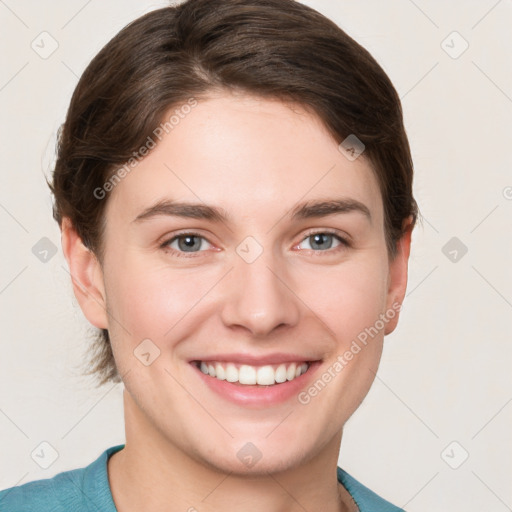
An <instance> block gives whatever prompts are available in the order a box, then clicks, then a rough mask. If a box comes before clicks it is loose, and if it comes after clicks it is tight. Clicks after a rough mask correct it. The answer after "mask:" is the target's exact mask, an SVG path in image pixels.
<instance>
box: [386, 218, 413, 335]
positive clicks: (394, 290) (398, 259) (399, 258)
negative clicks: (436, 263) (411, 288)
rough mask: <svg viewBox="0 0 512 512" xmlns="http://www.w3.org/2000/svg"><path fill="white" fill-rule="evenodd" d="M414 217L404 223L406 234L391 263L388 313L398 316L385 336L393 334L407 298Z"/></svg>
mask: <svg viewBox="0 0 512 512" xmlns="http://www.w3.org/2000/svg"><path fill="white" fill-rule="evenodd" d="M411 224H412V217H408V218H407V219H406V220H405V221H404V223H403V230H404V234H403V235H402V237H401V238H400V239H399V240H398V241H397V245H396V249H397V251H396V255H395V257H394V258H393V260H391V261H390V262H389V275H388V294H387V300H386V311H395V312H396V314H395V315H394V317H393V318H390V319H389V320H388V322H387V323H386V328H385V330H384V334H391V333H392V332H393V331H394V330H395V328H396V326H397V324H398V317H399V316H400V308H401V307H402V302H403V300H404V297H405V290H406V288H407V267H408V263H409V254H410V251H411V234H412V225H411Z"/></svg>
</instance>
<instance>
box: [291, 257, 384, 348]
mask: <svg viewBox="0 0 512 512" xmlns="http://www.w3.org/2000/svg"><path fill="white" fill-rule="evenodd" d="M383 261H384V263H382V262H383ZM387 275H388V274H387V267H386V264H385V259H381V258H379V257H377V256H374V257H371V258H370V257H369V258H365V259H362V258H361V259H360V260H354V261H351V262H347V263H346V264H342V265H340V266H338V267H331V268H326V269H323V270H322V271H321V272H319V271H317V272H315V273H312V274H311V276H310V277H308V278H307V279H306V280H304V279H302V285H301V288H302V290H303V292H302V295H301V296H302V297H304V302H306V303H307V304H308V306H310V308H311V309H312V310H313V311H314V312H315V313H316V314H317V315H318V316H319V317H321V318H322V319H323V320H324V321H325V323H326V324H327V325H328V327H329V328H330V329H331V330H332V331H333V332H334V333H336V335H337V337H338V340H339V341H340V342H342V343H346V342H347V341H350V340H351V339H354V338H355V337H357V335H358V334H359V333H360V332H361V331H362V330H364V329H365V328H367V327H370V326H371V325H373V324H375V322H376V320H377V319H378V318H379V315H380V314H381V313H383V312H384V309H385V307H386V295H387V294H386V292H387Z"/></svg>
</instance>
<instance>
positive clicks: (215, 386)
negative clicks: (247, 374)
mask: <svg viewBox="0 0 512 512" xmlns="http://www.w3.org/2000/svg"><path fill="white" fill-rule="evenodd" d="M320 364H321V361H314V362H312V363H310V365H309V368H308V371H307V372H306V373H304V374H302V375H300V376H299V377H296V378H295V379H293V380H288V381H286V382H283V383H281V384H274V385H273V386H257V385H256V386H250V385H243V384H238V383H231V382H228V381H226V380H219V379H216V378H215V377H211V376H209V375H206V374H204V373H203V372H202V371H201V370H200V369H199V368H198V367H197V366H196V365H195V364H194V363H191V366H192V367H193V368H194V369H195V370H196V372H197V374H198V375H199V377H200V378H201V379H202V380H203V382H204V383H205V384H206V385H207V386H208V387H209V388H210V389H211V390H212V391H214V392H215V393H217V394H218V395H220V396H221V397H223V398H225V399H227V400H229V401H230V402H233V403H235V404H237V405H242V406H256V407H262V406H264V407H270V406H273V405H279V404H282V403H284V402H286V401H287V400H290V398H292V397H296V396H297V395H298V394H299V393H300V391H301V390H302V389H303V388H304V387H306V385H307V383H308V382H309V381H310V380H311V378H312V377H313V374H314V373H315V371H316V369H317V368H318V367H319V366H320Z"/></svg>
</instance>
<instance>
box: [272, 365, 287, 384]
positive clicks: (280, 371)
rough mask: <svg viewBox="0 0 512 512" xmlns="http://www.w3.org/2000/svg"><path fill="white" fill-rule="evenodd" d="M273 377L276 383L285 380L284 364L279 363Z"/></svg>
mask: <svg viewBox="0 0 512 512" xmlns="http://www.w3.org/2000/svg"><path fill="white" fill-rule="evenodd" d="M275 378H276V382H277V383H278V384H281V383H282V382H286V365H284V364H280V365H279V366H278V367H277V370H276V375H275Z"/></svg>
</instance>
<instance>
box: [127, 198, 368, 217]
mask: <svg viewBox="0 0 512 512" xmlns="http://www.w3.org/2000/svg"><path fill="white" fill-rule="evenodd" d="M350 212H358V213H361V214H362V215H363V216H364V217H365V218H366V219H367V220H368V221H369V222H370V223H371V222H372V216H371V213H370V210H369V208H368V207H367V206H366V205H365V204H363V203H362V202H360V201H358V200H356V199H351V198H341V199H328V200H315V201H307V202H304V203H301V204H299V205H297V206H296V207H295V208H294V209H293V210H292V211H291V213H290V216H291V219H292V220H304V219H311V218H319V217H326V216H328V215H336V214H340V213H350ZM160 215H166V216H174V217H183V218H187V219H204V220H209V221H212V222H222V223H226V222H230V219H231V217H230V215H228V213H227V212H226V211H225V210H224V209H223V208H218V207H215V206H209V205H206V204H202V203H189V202H177V201H170V200H162V201H158V202H157V203H155V204H154V205H152V206H150V207H148V208H146V209H145V210H144V211H143V212H141V213H140V214H139V215H137V217H135V219H134V220H133V222H140V221H143V220H146V219H150V218H152V217H157V216H160Z"/></svg>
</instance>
